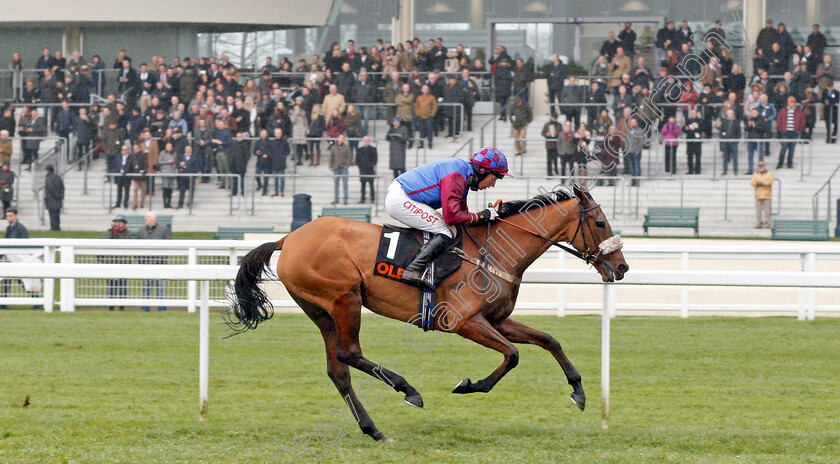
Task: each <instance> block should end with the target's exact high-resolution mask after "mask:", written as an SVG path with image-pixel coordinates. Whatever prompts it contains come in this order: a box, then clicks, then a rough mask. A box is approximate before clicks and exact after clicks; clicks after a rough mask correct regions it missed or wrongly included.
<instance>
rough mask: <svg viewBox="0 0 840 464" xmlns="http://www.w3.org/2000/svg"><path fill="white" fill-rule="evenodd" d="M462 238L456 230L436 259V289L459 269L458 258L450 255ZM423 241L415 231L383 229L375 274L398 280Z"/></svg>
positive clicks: (393, 227)
mask: <svg viewBox="0 0 840 464" xmlns="http://www.w3.org/2000/svg"><path fill="white" fill-rule="evenodd" d="M462 238H463V234H462V230H461V228H460V227H459V228H458V234H457V235H456V236H455V240H454V241H453V243H452V245H451V246H450V247H449V248H448V249H447V250H446V251H445V252H443V253H441V254H440V256H438V257H437V259H435V266H434V270H435V275H434V285H435V286H437V285H438V284H439V283H441V282H442V281H443V279H445V278H447V277H449V276H450V275H451V274H452V273H453V272H455V271H457V270H458V268H460V267H461V258H460V257H459V256H458V255H456V254H455V253H453V252H452V248H454V247H458V248H460V247H461V242H462ZM422 240H423V233H422V231H419V230H417V229H409V228H405V227H397V226H392V225H384V226H382V235H381V236H380V237H379V249H378V250H377V252H376V264H375V266H374V274H376V275H378V276H382V277H385V278H387V279H391V280H397V281H399V280H400V276H402V271H403V270H405V268H406V267H407V266H408V265H409V263H411V260H412V259H414V256H416V255H417V253H418V252H419V251H420V248H421V247H422Z"/></svg>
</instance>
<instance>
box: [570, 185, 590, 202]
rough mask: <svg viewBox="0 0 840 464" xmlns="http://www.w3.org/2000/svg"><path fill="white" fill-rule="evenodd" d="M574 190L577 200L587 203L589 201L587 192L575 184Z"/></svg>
mask: <svg viewBox="0 0 840 464" xmlns="http://www.w3.org/2000/svg"><path fill="white" fill-rule="evenodd" d="M573 190H574V192H575V196H576V197H577V199H578V200H580V201H581V202H584V203H585V202H586V200H587V195H586V190H583V189H581V188H579V187H578V185H577V184H574V188H573Z"/></svg>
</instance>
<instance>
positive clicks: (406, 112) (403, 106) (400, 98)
mask: <svg viewBox="0 0 840 464" xmlns="http://www.w3.org/2000/svg"><path fill="white" fill-rule="evenodd" d="M414 100H415V95H414V94H413V93H412V92H411V86H410V85H409V84H403V85H402V91H401V92H400V93H399V94H398V95H397V96H396V97H395V98H394V103H395V104H396V108H397V111H396V114H397V116H396V117H398V118H400V125H401V126H402V127H403V128H404V129H405V130H406V131H407V132H408V148H411V147H413V146H414V140H413V138H414V130H413V128H412V127H413V125H414Z"/></svg>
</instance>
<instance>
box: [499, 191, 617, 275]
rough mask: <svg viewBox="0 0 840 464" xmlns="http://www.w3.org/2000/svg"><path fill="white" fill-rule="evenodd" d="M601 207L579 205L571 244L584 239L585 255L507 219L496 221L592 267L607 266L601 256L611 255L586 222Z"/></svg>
mask: <svg viewBox="0 0 840 464" xmlns="http://www.w3.org/2000/svg"><path fill="white" fill-rule="evenodd" d="M600 207H601V205H599V204H597V203H596V204H595V205H593V206H590V207H589V208H584V207H583V205H582V204H581V203H578V208H579V214H578V225H577V229H575V234H574V236H572V239H571V240H569V243H574V241H575V239H576V238H577V236H578V235H580V236H581V238H583V246H584V249H585V252H583V253H582V252H580V251H578V250H575V249H574V248H572V247H569V246H566V245H563V244H562V243H560V242H557V241H555V240H552V239H550V238H548V237H546V236H544V235H542V234H539V233H537V232H534V231H533V230H531V229H529V228H527V227H523V226H520V225H519V224H514V223H512V222H510V221H508V220H507V219H503V218H496V220H497V221H501V222H504V223H505V224H508V225H511V226H513V227H516V228H517V229H520V230H523V231H525V232H528V233H529V234H531V235H535V236H537V237H539V238H541V239H543V240H545V241H547V242H549V243H551V244H552V245H554V246H556V247H558V248H560V249H562V250H563V251H565V252H566V253H569V254H570V255H572V256H574V257H576V258H579V259H581V260H583V261H584V262H585V263H586V264H589V265H592V264H601V265H605V264H606V262H605V261H604V260H602V259H601V258H599V255H601V254H604V255H606V254H609V253H605V252H604V249H603V248H602V247H601V246H599V245H600V244H598V243H597V240H596V239H595V232H594V231H593V230H592V225H590V224H589V223H587V222H586V213H588V212H590V211H593V210H596V209H598V208H600ZM585 229H588V232H589V234H588V235H589V240H587V239H586V236H587V234H586V232H587V230H585ZM607 240H610V239H607ZM590 242H591V245H592V246H590ZM618 246H619V247H620V245H618ZM610 252H612V251H610Z"/></svg>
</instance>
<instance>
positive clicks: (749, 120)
mask: <svg viewBox="0 0 840 464" xmlns="http://www.w3.org/2000/svg"><path fill="white" fill-rule="evenodd" d="M744 130H745V132H746V133H747V138H748V139H763V138H764V133H765V131H766V130H767V121H766V120H765V119H764V118H763V117H762V116H761V113H760V112H759V111H758V108H753V109H752V110H750V113H749V116H747V117H746V120H745V121H744ZM760 143H761V142H758V141H754V140H750V141H749V142H747V175H752V174H753V156H754V154H755V151H756V150H758V161H759V162H763V161H764V151H763V150H761V147H760Z"/></svg>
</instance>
